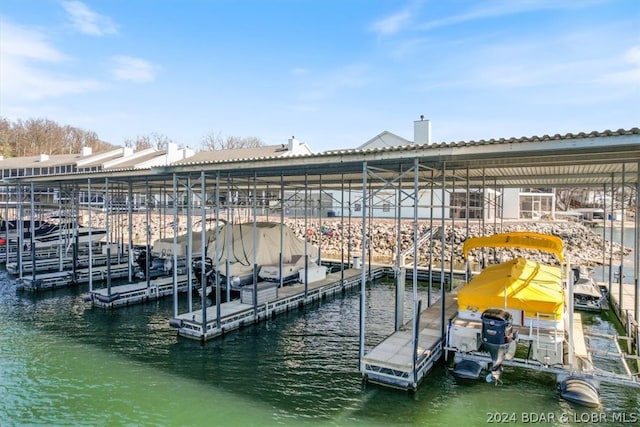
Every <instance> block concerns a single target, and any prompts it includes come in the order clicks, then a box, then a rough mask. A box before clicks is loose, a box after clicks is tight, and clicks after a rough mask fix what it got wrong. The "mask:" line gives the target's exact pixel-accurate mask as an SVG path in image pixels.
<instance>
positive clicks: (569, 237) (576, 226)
mask: <svg viewBox="0 0 640 427" xmlns="http://www.w3.org/2000/svg"><path fill="white" fill-rule="evenodd" d="M285 222H286V223H287V225H289V226H290V227H291V228H293V229H294V231H295V232H296V234H297V235H299V236H302V235H304V234H305V230H304V225H300V224H296V223H294V222H292V221H287V220H285ZM434 226H436V227H438V233H437V235H436V236H434V239H433V248H430V245H429V244H425V245H423V246H422V247H421V248H420V249H419V255H418V257H419V259H420V264H423V263H428V261H429V257H430V256H432V257H433V262H434V263H440V262H441V261H440V258H441V253H442V252H441V237H442V234H441V230H440V226H439V225H436V224H434ZM396 227H397V225H396V224H395V223H392V222H389V221H374V222H373V223H372V224H371V225H370V237H369V238H370V240H371V250H372V251H373V252H372V256H373V258H374V259H375V260H376V261H380V262H392V260H394V259H395V252H396V233H395V229H396ZM428 228H429V222H428V221H423V222H419V223H418V230H419V232H418V235H419V236H420V235H422V234H423V233H424V232H425V231H426V230H428ZM349 231H350V234H351V240H352V245H351V252H352V256H353V255H356V256H357V255H359V254H360V251H361V244H362V226H361V223H360V222H356V223H353V222H352V224H351V227H350V228H349V227H347V226H346V225H345V232H346V233H347V235H345V240H348V234H349ZM511 231H533V232H538V233H544V234H551V235H555V236H558V237H560V238H561V239H562V240H563V241H564V242H565V252H566V255H567V256H569V257H570V259H571V263H572V264H581V265H586V266H595V265H601V264H602V263H603V255H602V254H603V247H604V250H605V259H606V260H607V261H608V259H609V254H610V252H611V251H610V249H611V245H610V244H609V242H608V241H606V240H605V239H603V237H602V235H599V234H597V233H595V232H594V231H593V230H592V229H591V228H588V227H585V226H584V225H582V224H580V223H577V222H570V221H538V222H535V223H531V222H523V221H512V222H505V223H504V224H502V225H501V226H500V225H499V226H497V227H494V226H493V224H491V225H485V226H484V233H483V230H482V227H481V226H480V225H478V224H470V226H469V236H470V237H477V236H482V235H485V236H488V235H492V234H495V233H501V232H511ZM306 234H307V236H308V238H309V240H310V241H311V243H313V244H314V245H318V244H321V248H322V253H323V254H326V255H328V256H331V255H332V254H333V255H337V258H340V254H341V252H342V251H341V244H340V242H341V240H342V237H341V236H342V234H341V222H340V220H334V221H323V222H322V227H318V224H317V222H316V223H309V224H308V226H307V230H306ZM466 237H467V232H466V224H464V223H461V224H456V225H454V226H451V223H450V221H449V223H448V225H446V226H445V228H444V240H445V249H444V254H445V255H444V256H445V263H446V264H449V263H450V262H451V261H453V263H454V265H462V264H464V259H463V257H462V242H463V241H464V240H465V239H466ZM412 242H413V226H412V222H405V223H402V249H403V250H406V249H408V248H410V247H411V244H412ZM345 244H346V243H345ZM612 247H613V251H612V256H613V259H614V260H617V259H620V256H621V252H622V251H624V254H625V255H628V254H629V253H630V252H631V249H630V248H628V247H625V248H623V247H622V246H621V245H620V244H618V243H614V244H613V245H612ZM452 248H453V249H452ZM345 251H346V249H345ZM477 256H478V254H477V252H476V257H477ZM500 256H501V257H502V258H504V259H511V258H514V257H516V256H526V257H527V258H530V259H534V260H536V261H539V262H543V263H548V264H556V263H558V260H557V259H556V258H555V256H554V255H552V254H547V253H544V252H538V253H532V251H526V252H522V251H519V250H516V249H501V250H500ZM409 262H411V259H409Z"/></svg>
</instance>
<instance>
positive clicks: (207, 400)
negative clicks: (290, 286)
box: [0, 273, 640, 427]
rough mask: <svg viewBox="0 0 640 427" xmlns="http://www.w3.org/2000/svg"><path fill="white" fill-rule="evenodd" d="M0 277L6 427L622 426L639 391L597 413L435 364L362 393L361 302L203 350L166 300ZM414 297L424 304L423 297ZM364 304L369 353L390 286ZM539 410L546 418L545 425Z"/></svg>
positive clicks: (318, 309)
mask: <svg viewBox="0 0 640 427" xmlns="http://www.w3.org/2000/svg"><path fill="white" fill-rule="evenodd" d="M0 274H2V277H4V278H3V279H1V280H0V321H1V324H2V328H1V329H0V331H1V332H0V396H1V399H0V425H1V426H2V427H5V426H14V425H16V426H19V425H73V426H78V425H87V426H102V425H109V426H114V425H115V426H118V425H127V426H135V425H141V426H147V425H148V426H165V425H166V426H218V425H220V426H252V425H254V426H263V425H269V426H270V425H285V426H289V425H292V426H293V425H295V426H298V425H310V426H316V425H318V426H325V425H328V426H378V425H379V426H389V425H407V426H409V425H414V426H485V425H487V424H491V423H492V422H491V421H515V422H510V423H509V424H511V425H524V424H525V421H528V420H532V419H536V420H537V421H539V422H538V423H537V424H542V425H623V423H622V421H623V419H622V417H623V416H624V417H627V418H626V421H634V420H635V421H636V423H638V422H639V421H640V417H638V412H639V411H640V391H639V390H637V389H626V388H620V387H616V386H608V385H603V386H602V388H601V392H602V397H603V407H602V408H600V409H598V410H595V411H594V410H592V409H586V408H580V407H576V406H573V405H571V404H569V403H567V402H565V401H563V400H562V399H560V398H559V396H558V394H557V392H556V390H555V378H553V377H552V376H549V375H545V374H540V373H531V372H525V371H522V370H517V369H510V368H507V369H505V374H504V375H503V380H504V382H503V383H502V384H500V385H497V386H496V385H493V384H487V383H484V382H477V383H471V384H459V383H458V382H457V381H456V380H455V379H454V378H453V377H452V376H451V375H450V374H449V373H448V371H447V369H446V366H444V364H442V365H439V366H437V367H436V368H435V370H434V372H433V373H432V374H431V375H429V377H428V378H427V379H426V380H425V381H424V382H423V383H422V385H421V387H420V389H419V391H418V392H416V393H407V392H403V391H398V390H390V389H386V388H380V387H376V386H372V385H363V383H362V377H361V374H360V373H359V371H358V340H359V338H358V319H359V297H358V294H357V293H351V294H348V295H346V296H345V297H340V298H336V299H331V300H328V301H325V302H323V303H318V304H314V305H311V306H308V307H306V308H304V309H301V310H296V311H293V312H289V313H286V314H283V315H281V316H278V317H276V318H275V319H272V320H269V321H267V322H262V323H260V324H258V325H254V326H250V327H246V328H244V329H242V330H239V331H234V332H232V333H229V334H227V335H225V336H224V337H222V338H221V339H216V340H213V341H210V342H208V343H206V344H205V345H204V346H202V345H200V343H198V342H195V341H191V340H187V339H184V338H180V337H177V336H176V333H175V330H174V329H171V328H170V327H169V326H168V320H169V318H170V317H171V311H172V302H171V300H170V299H168V300H163V301H159V302H154V303H150V304H145V305H138V306H132V307H127V308H122V309H116V310H113V311H105V310H102V309H95V308H90V307H89V306H87V305H86V304H85V303H83V302H82V294H83V292H86V288H80V289H76V290H58V291H54V292H46V293H42V294H39V295H31V294H23V293H17V292H16V290H15V284H13V283H12V282H11V281H10V280H7V279H6V276H5V273H0ZM420 295H421V297H422V298H423V300H426V296H425V290H421V291H420ZM367 301H368V307H367V331H368V332H367V346H369V347H372V346H373V345H375V344H376V343H378V342H379V341H380V340H381V339H382V338H383V337H385V336H386V335H387V334H389V333H391V331H392V329H393V323H392V322H393V289H392V287H391V285H390V284H386V283H378V284H374V285H373V286H371V288H370V289H369V290H368V295H367ZM183 311H185V310H184V309H183ZM584 322H585V323H587V324H590V325H591V326H592V327H594V328H595V329H596V330H598V331H600V332H615V329H614V327H613V324H612V322H611V321H610V319H607V318H606V317H604V318H603V317H601V316H595V315H588V316H586V317H585V320H584ZM602 363H609V362H606V361H602ZM496 413H498V414H499V415H497V416H496V415H494V414H496ZM549 415H551V416H552V417H553V420H551V421H552V422H546V421H549V418H550V417H549ZM594 415H595V416H596V417H599V416H604V418H603V419H600V418H590V417H593V416H594ZM541 416H545V418H544V421H545V422H540V421H541V419H540V417H541ZM634 416H635V417H636V418H635V419H633V418H631V417H634ZM602 420H604V421H606V422H605V423H604V424H603V423H601V422H600V421H602ZM494 423H496V422H494Z"/></svg>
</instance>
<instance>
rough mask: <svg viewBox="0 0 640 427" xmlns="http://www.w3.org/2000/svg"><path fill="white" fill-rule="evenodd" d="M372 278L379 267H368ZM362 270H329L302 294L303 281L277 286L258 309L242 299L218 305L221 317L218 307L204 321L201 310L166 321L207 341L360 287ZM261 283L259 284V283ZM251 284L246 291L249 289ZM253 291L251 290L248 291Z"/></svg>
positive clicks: (379, 272) (189, 335) (378, 273)
mask: <svg viewBox="0 0 640 427" xmlns="http://www.w3.org/2000/svg"><path fill="white" fill-rule="evenodd" d="M370 273H371V276H372V277H373V278H377V277H381V276H382V275H383V273H384V269H383V268H382V267H375V268H372V269H371V272H370ZM361 276H362V270H359V269H348V270H344V280H342V279H341V272H335V273H329V274H327V276H326V278H324V279H322V280H318V281H316V282H313V283H309V284H308V285H307V292H306V295H305V289H304V284H302V283H296V284H293V285H286V286H284V287H281V288H276V289H277V291H276V292H275V293H273V294H272V296H271V297H270V298H269V299H267V300H261V299H260V297H258V304H257V309H256V308H255V307H254V304H247V303H246V302H244V303H243V299H242V298H241V299H240V300H235V301H230V302H225V303H221V304H220V320H219V322H218V319H217V310H218V308H217V306H216V305H213V306H210V307H207V308H206V312H205V316H206V322H203V312H202V310H196V311H192V312H189V313H183V314H180V315H178V316H177V317H176V318H174V319H171V320H170V322H169V324H170V325H171V326H173V327H175V328H177V329H178V334H179V335H180V336H184V337H186V338H191V339H197V340H202V341H206V340H208V339H211V338H214V337H217V336H220V335H223V334H224V333H226V332H229V331H232V330H234V329H238V328H240V327H242V326H246V325H249V324H253V323H256V322H258V321H260V320H263V319H267V318H269V317H271V316H274V315H276V314H279V313H282V312H285V311H288V310H290V309H292V308H297V307H300V306H302V305H306V304H309V303H311V302H313V301H316V300H319V299H322V298H324V297H326V296H332V295H335V294H337V293H342V292H343V291H344V290H346V289H351V288H354V287H356V286H360V283H361ZM262 283H265V282H261V283H259V284H258V286H260V285H261V284H262ZM251 290H252V288H251V287H250V285H248V287H247V291H251ZM248 293H252V292H248Z"/></svg>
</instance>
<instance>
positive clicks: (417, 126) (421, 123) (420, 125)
mask: <svg viewBox="0 0 640 427" xmlns="http://www.w3.org/2000/svg"><path fill="white" fill-rule="evenodd" d="M413 143H414V144H431V121H430V120H425V119H424V116H423V115H421V116H420V120H416V121H415V122H413Z"/></svg>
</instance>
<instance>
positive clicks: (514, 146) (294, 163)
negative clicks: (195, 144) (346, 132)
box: [23, 128, 640, 189]
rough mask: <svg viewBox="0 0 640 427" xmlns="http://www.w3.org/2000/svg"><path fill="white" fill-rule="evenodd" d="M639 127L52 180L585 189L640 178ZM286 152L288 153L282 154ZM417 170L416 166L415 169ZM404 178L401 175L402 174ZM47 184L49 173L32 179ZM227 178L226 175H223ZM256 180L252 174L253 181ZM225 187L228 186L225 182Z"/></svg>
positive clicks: (217, 156)
mask: <svg viewBox="0 0 640 427" xmlns="http://www.w3.org/2000/svg"><path fill="white" fill-rule="evenodd" d="M639 148H640V129H639V128H632V129H628V130H624V129H620V130H617V131H610V130H607V131H602V132H590V133H583V132H581V133H577V134H565V135H559V134H556V135H553V136H550V135H544V136H540V137H538V136H532V137H521V138H508V139H506V138H501V139H491V140H479V141H469V142H448V143H444V142H443V143H431V144H428V143H427V144H407V145H401V146H395V147H384V148H368V149H346V150H331V151H325V152H322V153H318V154H299V155H290V153H286V151H284V150H285V147H283V146H281V145H280V146H267V147H258V148H257V149H240V150H225V151H217V152H216V151H213V152H202V153H198V154H196V155H195V156H193V157H190V158H188V159H185V160H181V161H178V162H175V163H172V164H170V165H167V166H158V167H152V168H150V169H146V170H142V171H141V170H135V169H131V170H129V171H127V170H122V169H119V170H117V171H112V172H111V173H109V172H108V171H104V172H102V173H99V172H94V173H88V172H87V173H79V174H74V176H60V177H55V179H56V180H57V179H60V180H77V181H78V182H81V181H82V180H86V178H87V177H96V178H100V177H101V176H105V177H109V176H116V177H118V178H123V179H127V178H128V177H129V178H131V179H132V180H134V181H135V180H136V179H138V177H140V176H145V178H149V180H156V181H157V183H158V185H163V184H162V183H165V182H168V180H170V179H171V177H172V176H173V174H176V175H178V176H181V175H182V176H185V175H190V174H201V173H202V172H204V173H207V174H209V176H211V175H210V174H211V173H214V172H220V173H221V175H219V176H220V177H223V176H224V177H225V178H224V179H231V180H233V182H234V185H235V184H236V183H238V182H241V181H242V180H243V179H246V180H254V179H255V178H259V185H262V186H274V185H275V186H276V187H277V186H278V185H279V184H280V183H281V182H283V181H284V182H286V183H287V185H288V186H299V187H300V188H304V187H308V186H313V187H314V188H319V186H320V185H322V187H323V188H326V189H328V188H341V186H342V185H344V183H350V184H349V185H351V183H353V185H360V184H359V183H361V182H364V172H365V171H366V170H368V171H370V176H369V177H368V179H367V182H366V183H367V185H369V186H376V187H383V186H388V185H389V183H391V182H395V183H399V182H401V185H403V186H405V187H406V186H410V185H413V182H414V178H413V176H414V172H415V171H417V172H418V174H419V175H420V178H419V179H420V180H421V181H422V182H424V180H433V182H435V183H437V184H438V185H440V186H441V185H446V186H447V187H450V186H453V185H455V187H456V188H465V186H468V187H469V188H474V187H478V188H479V187H482V186H484V187H487V186H488V187H490V188H503V187H504V188H506V187H511V188H534V187H560V186H570V187H588V186H598V187H600V188H602V186H603V185H612V184H613V185H620V184H621V183H623V182H624V183H626V184H632V183H634V182H636V181H637V180H638V163H640V149H639ZM285 153H286V154H285ZM416 168H417V169H416ZM399 177H401V178H399ZM23 179H25V180H26V179H27V178H23ZM31 179H33V180H34V181H39V182H45V181H47V180H53V178H51V177H34V178H31ZM221 179H222V178H221ZM257 182H258V181H255V180H254V184H255V183H257ZM223 185H225V184H223Z"/></svg>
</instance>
